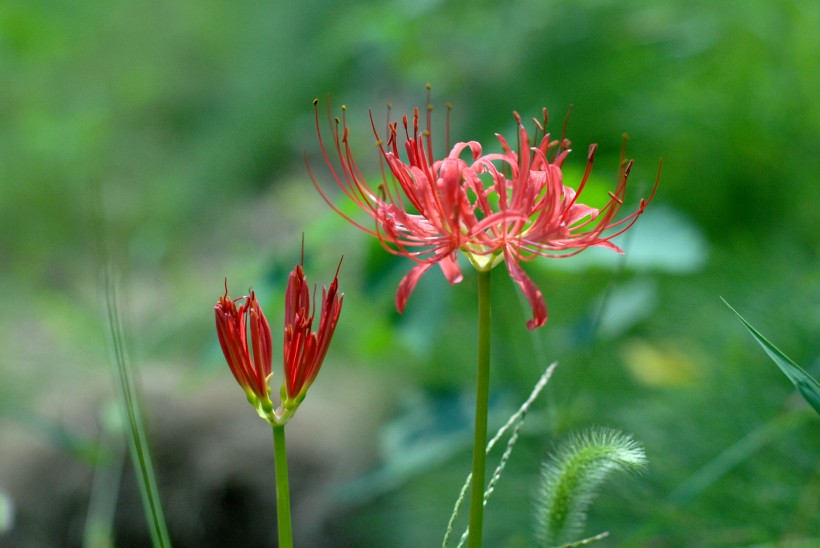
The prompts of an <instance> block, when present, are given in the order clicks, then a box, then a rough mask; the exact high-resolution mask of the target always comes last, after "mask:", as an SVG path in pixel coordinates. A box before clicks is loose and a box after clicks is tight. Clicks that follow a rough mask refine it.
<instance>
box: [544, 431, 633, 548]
mask: <svg viewBox="0 0 820 548" xmlns="http://www.w3.org/2000/svg"><path fill="white" fill-rule="evenodd" d="M645 466H646V456H645V455H644V451H643V448H642V447H641V446H640V445H638V443H636V442H635V441H634V440H633V439H632V438H631V437H629V436H626V435H624V434H622V433H620V432H618V431H616V430H610V429H603V428H598V429H592V430H589V431H586V432H584V433H582V434H578V435H574V436H571V437H570V438H569V439H568V440H566V441H565V442H564V443H563V444H562V445H561V446H560V447H559V448H558V449H557V450H556V451H555V453H554V454H553V455H551V456H550V458H549V459H548V460H547V461H545V462H544V464H543V466H542V469H541V485H540V487H539V491H538V495H537V498H536V503H535V523H536V536H537V537H538V541H539V542H540V544H541V545H542V546H557V545H561V544H565V543H568V542H570V541H571V540H573V539H574V538H576V537H577V536H578V534H579V533H580V532H581V531H582V529H583V526H584V522H585V520H586V511H587V509H588V508H589V506H590V504H592V501H593V500H594V499H595V496H596V494H597V489H598V487H599V486H600V485H601V483H603V482H604V480H606V479H607V477H608V476H610V475H611V474H612V473H614V472H638V471H640V470H642V469H643V468H644V467H645Z"/></svg>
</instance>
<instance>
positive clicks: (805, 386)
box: [721, 299, 820, 415]
mask: <svg viewBox="0 0 820 548" xmlns="http://www.w3.org/2000/svg"><path fill="white" fill-rule="evenodd" d="M721 300H722V301H723V302H724V303H725V304H726V306H728V307H729V310H731V311H732V312H734V313H735V315H736V316H737V317H738V318H739V319H740V321H741V322H743V325H744V326H745V327H746V329H748V330H749V333H751V334H752V337H754V338H755V340H756V341H757V342H758V344H760V346H762V347H763V350H765V351H766V354H768V355H769V357H770V358H771V359H772V360H774V363H775V364H777V367H779V368H780V370H781V371H783V373H784V374H785V375H786V376H787V377H788V378H789V380H790V381H792V384H794V386H796V387H797V389H798V390H799V391H800V393H801V394H802V395H803V398H805V400H806V401H807V402H809V405H811V406H812V407H813V408H814V410H815V412H816V413H817V414H818V415H820V383H818V382H817V379H815V378H814V377H812V376H811V375H810V374H809V373H808V372H807V371H806V370H805V369H803V368H802V367H800V366H799V365H797V364H796V363H794V362H793V361H792V360H791V359H790V358H789V357H788V356H786V355H785V354H784V353H783V352H781V351H780V350H779V349H778V348H777V347H776V346H775V345H773V344H772V343H770V342H769V341H768V340H766V337H764V336H763V335H761V334H760V332H759V331H758V330H757V329H755V328H754V327H752V325H751V324H750V323H749V322H747V321H746V320H745V319H743V316H741V315H740V314H738V312H737V310H735V309H734V308H732V305H730V304H729V303H727V302H726V300H725V299H721Z"/></svg>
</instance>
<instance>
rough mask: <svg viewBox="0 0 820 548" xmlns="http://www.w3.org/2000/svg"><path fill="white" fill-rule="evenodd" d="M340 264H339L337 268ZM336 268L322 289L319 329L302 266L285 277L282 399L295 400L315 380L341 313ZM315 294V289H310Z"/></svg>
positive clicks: (301, 395)
mask: <svg viewBox="0 0 820 548" xmlns="http://www.w3.org/2000/svg"><path fill="white" fill-rule="evenodd" d="M341 265H342V262H341V261H339V267H341ZM338 277H339V269H338V268H337V269H336V276H334V278H333V282H332V283H331V284H330V289H325V288H324V287H322V312H321V315H320V316H319V326H318V328H317V330H316V331H313V319H314V316H315V311H316V302H315V295H314V302H313V305H312V306H311V302H310V289H309V287H308V283H307V278H306V277H305V273H304V271H303V270H302V265H296V268H295V269H294V270H293V272H291V273H290V277H289V278H288V288H287V293H286V294H285V344H284V363H285V384H284V387H283V388H284V395H283V398H284V397H287V399H291V400H296V403H297V405H298V403H299V401H301V399H302V398H304V395H305V393H306V392H307V389H308V388H309V387H310V385H311V384H312V383H313V381H314V380H315V379H316V375H317V374H318V373H319V368H320V367H322V362H323V361H324V359H325V355H326V354H327V349H328V347H329V346H330V340H331V339H332V338H333V332H334V331H335V330H336V324H337V323H338V322H339V314H341V312H342V301H343V299H344V294H339V282H338ZM314 291H315V290H314Z"/></svg>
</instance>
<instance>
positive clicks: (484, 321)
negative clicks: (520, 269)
mask: <svg viewBox="0 0 820 548" xmlns="http://www.w3.org/2000/svg"><path fill="white" fill-rule="evenodd" d="M491 318H492V314H491V307H490V272H489V271H487V272H482V271H479V272H478V375H477V377H478V380H477V382H476V396H475V437H474V442H473V477H472V484H471V487H470V527H469V537H468V546H469V547H470V548H480V547H481V540H482V531H483V525H484V481H485V477H486V464H487V452H486V447H487V408H488V407H489V399H490V334H491Z"/></svg>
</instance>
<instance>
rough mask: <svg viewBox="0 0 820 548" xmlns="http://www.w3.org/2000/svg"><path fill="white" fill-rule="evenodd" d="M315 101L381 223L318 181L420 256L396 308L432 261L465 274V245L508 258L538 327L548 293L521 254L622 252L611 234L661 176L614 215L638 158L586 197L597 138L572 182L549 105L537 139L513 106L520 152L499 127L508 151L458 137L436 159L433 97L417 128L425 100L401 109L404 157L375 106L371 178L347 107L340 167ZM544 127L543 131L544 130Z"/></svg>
mask: <svg viewBox="0 0 820 548" xmlns="http://www.w3.org/2000/svg"><path fill="white" fill-rule="evenodd" d="M314 105H315V110H316V128H317V132H318V134H319V144H320V147H321V150H322V154H323V156H324V159H325V162H326V163H327V165H328V167H329V169H330V171H331V173H332V175H333V177H334V179H335V180H336V182H337V184H338V185H339V187H340V188H341V189H342V191H343V192H344V193H345V194H346V195H347V196H348V197H349V198H350V199H351V200H353V201H354V202H355V203H356V204H357V205H358V206H359V207H360V208H361V209H363V210H364V211H365V212H366V213H367V214H368V215H369V216H370V217H371V218H372V219H373V220H374V224H373V225H372V226H371V227H368V226H366V225H364V224H361V223H359V222H358V221H356V220H354V219H352V218H350V217H349V216H348V215H346V214H345V213H343V212H342V211H341V210H340V209H339V208H338V207H337V206H336V205H335V204H334V203H333V202H332V201H331V199H330V198H329V197H328V195H327V194H326V193H325V192H324V191H323V190H322V189H321V187H320V186H319V183H318V182H317V180H316V178H315V177H314V176H313V174H312V173H311V178H312V180H313V183H314V186H316V188H317V190H318V191H319V193H320V194H321V195H322V197H323V198H324V199H325V201H326V202H327V203H328V204H329V205H330V206H331V207H332V208H333V209H334V210H335V211H336V212H337V213H339V214H340V215H342V217H344V218H345V219H346V220H347V221H349V222H351V223H352V224H354V225H355V226H357V227H359V228H360V229H362V230H364V231H365V232H367V233H369V234H372V235H373V236H375V237H376V238H378V240H379V242H380V243H381V244H382V246H383V247H384V248H385V249H386V250H388V251H389V252H391V253H393V254H396V255H401V256H405V257H408V258H410V259H412V260H414V261H415V262H416V263H418V264H417V265H416V266H415V267H413V268H412V269H411V270H410V272H408V273H407V275H406V276H405V277H404V278H403V279H402V281H401V282H400V284H399V288H398V291H397V293H396V307H397V309H398V310H399V312H402V311H403V310H404V307H405V305H406V303H407V299H408V297H409V296H410V294H411V293H412V292H413V289H414V288H415V286H416V283H417V282H418V280H419V279H420V278H421V276H422V275H423V274H424V273H425V272H426V271H427V270H428V269H429V268H430V267H431V266H432V265H434V264H438V265H439V267H440V268H441V269H442V272H443V273H444V275H445V277H446V278H447V280H448V281H449V282H450V283H451V284H455V283H458V282H460V281H461V279H462V274H461V269H460V268H459V265H458V261H457V259H458V252H459V251H461V252H463V253H464V254H465V255H466V256H467V258H468V259H469V260H470V262H471V263H472V264H473V265H474V266H475V267H476V268H477V269H478V270H489V269H491V268H493V267H494V266H496V265H497V264H499V263H500V262H502V261H503V262H504V264H505V265H506V267H507V270H508V272H509V274H510V276H511V277H512V279H513V280H514V281H515V283H516V284H517V285H518V286H519V287H520V288H521V290H522V291H523V292H524V295H525V296H526V298H527V300H528V301H529V303H530V306H531V307H532V312H533V318H532V319H531V320H529V321H528V322H527V327H528V328H529V329H535V328H536V327H540V326H542V325H544V324H545V323H546V320H547V308H546V304H545V302H544V297H543V295H542V293H541V291H540V290H539V289H538V287H537V286H536V285H535V283H534V282H533V281H532V280H531V279H530V278H529V277H528V276H527V275H526V273H525V272H524V270H523V269H522V268H521V265H520V263H521V261H530V260H533V259H534V258H536V257H550V258H565V257H570V256H572V255H575V254H577V253H580V252H581V251H583V250H584V249H586V248H588V247H593V246H601V247H606V248H609V249H612V250H614V251H617V252H618V253H623V252H622V250H621V249H620V248H619V247H618V246H616V245H615V244H613V243H612V242H611V240H612V238H614V237H615V236H618V235H619V234H622V233H623V232H624V231H626V230H628V229H629V228H630V227H631V226H632V225H633V224H634V222H635V221H636V220H637V218H638V217H639V216H640V215H641V214H642V213H643V211H644V209H645V208H646V206H647V205H648V203H649V202H650V201H651V200H652V197H653V196H654V194H655V190H656V189H657V183H658V181H657V180H656V182H655V187H654V188H653V190H652V194H651V195H650V196H649V198H648V199H642V200H641V202H640V204H639V206H638V209H637V210H636V211H635V212H633V213H632V214H630V215H628V216H626V217H625V218H622V219H620V220H616V216H617V215H618V213H619V211H620V209H621V206H622V205H623V203H624V196H625V193H626V183H627V179H628V178H629V172H630V169H631V167H632V162H631V161H630V162H629V163H628V164H625V165H624V163H623V161H622V163H621V166H622V168H621V171H620V173H619V177H618V182H617V185H616V188H615V190H614V191H613V192H611V193H610V200H609V202H608V203H607V204H606V205H605V206H604V207H603V208H602V209H600V210H598V209H595V208H592V207H589V206H586V205H583V204H581V203H579V202H578V196H579V195H580V194H581V192H582V191H583V189H584V186H585V185H586V183H587V180H588V178H589V175H590V172H591V170H592V163H593V158H594V155H595V150H596V146H595V145H592V146H590V148H589V154H588V156H587V167H586V171H585V172H584V176H583V179H582V180H581V183H580V184H579V186H578V190H577V191H576V190H575V189H573V188H571V187H569V186H565V185H564V181H563V173H562V171H561V167H562V165H563V162H564V159H565V158H566V156H567V154H568V153H569V141H568V140H567V139H565V138H563V137H562V138H561V139H558V140H552V141H551V140H550V135H549V134H547V133H546V131H545V129H544V128H545V127H546V122H547V111H546V109H544V110H543V123H541V122H538V121H537V120H536V126H537V131H536V138H535V141H536V143H537V144H536V146H530V141H529V136H528V134H527V131H526V130H525V128H524V126H523V124H522V123H521V119H520V117H519V116H518V114H517V113H515V118H516V121H517V122H518V135H517V137H518V139H519V145H520V146H519V150H520V152H519V153H516V152H514V151H513V150H512V149H511V148H510V146H509V145H508V143H507V141H506V140H505V139H504V137H502V136H501V135H498V134H497V135H496V136H497V138H498V140H499V142H500V144H501V148H502V152H501V153H495V154H484V153H483V150H482V147H481V145H480V144H479V143H478V142H476V141H468V142H464V143H457V144H456V145H455V146H454V147H453V148H452V149H451V151H450V153H449V154H448V155H447V156H446V157H445V158H444V159H441V160H434V158H433V152H432V137H431V131H430V127H431V120H430V108H429V107H428V109H427V113H428V114H427V129H426V130H425V131H420V130H419V111H418V109H415V110H414V112H413V119H412V123H411V122H410V121H409V120H408V118H407V117H406V116H405V117H404V118H403V119H402V124H403V126H404V134H405V137H404V141H405V142H404V149H405V156H406V160H403V159H402V158H401V155H400V153H399V149H398V124H397V123H392V124H388V133H389V136H388V139H387V143H386V144H385V143H384V142H383V141H382V140H381V139H380V138H379V133H378V130H377V129H376V127H375V123H373V118H372V115H371V125H372V127H373V132H374V133H375V135H376V139H377V142H378V145H379V150H380V152H381V155H382V158H383V160H384V162H385V163H386V164H387V166H388V169H389V172H390V177H388V175H387V173H386V172H384V171H383V174H382V181H381V182H380V183H379V185H378V186H377V187H376V188H374V187H373V186H372V185H370V184H369V183H368V182H367V181H366V180H365V179H364V177H363V176H362V174H361V172H360V170H359V168H358V167H357V165H356V162H355V160H354V158H353V155H352V153H351V151H350V147H349V141H348V136H349V130H348V127H347V122H346V118H345V117H344V116H343V118H342V121H341V122H340V121H339V120H338V119H337V122H336V131H335V132H334V133H333V145H334V148H335V150H336V154H335V158H336V160H337V161H338V163H339V165H340V166H341V173H340V172H339V171H337V170H336V169H335V168H334V166H333V161H331V158H330V155H329V154H328V151H327V149H326V147H325V144H324V139H323V138H322V133H321V128H320V123H319V115H318V106H316V105H318V101H314ZM343 110H344V109H343ZM340 123H341V126H342V128H341V133H340V132H339V124H340ZM539 130H540V131H541V132H543V137H542V138H541V139H540V140H539V139H538V138H537V134H538V131H539ZM466 151H469V153H470V154H469V156H470V158H469V160H465V159H463V158H462V156H463V155H465V152H466ZM550 156H551V157H550ZM308 169H310V167H309V166H308Z"/></svg>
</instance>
